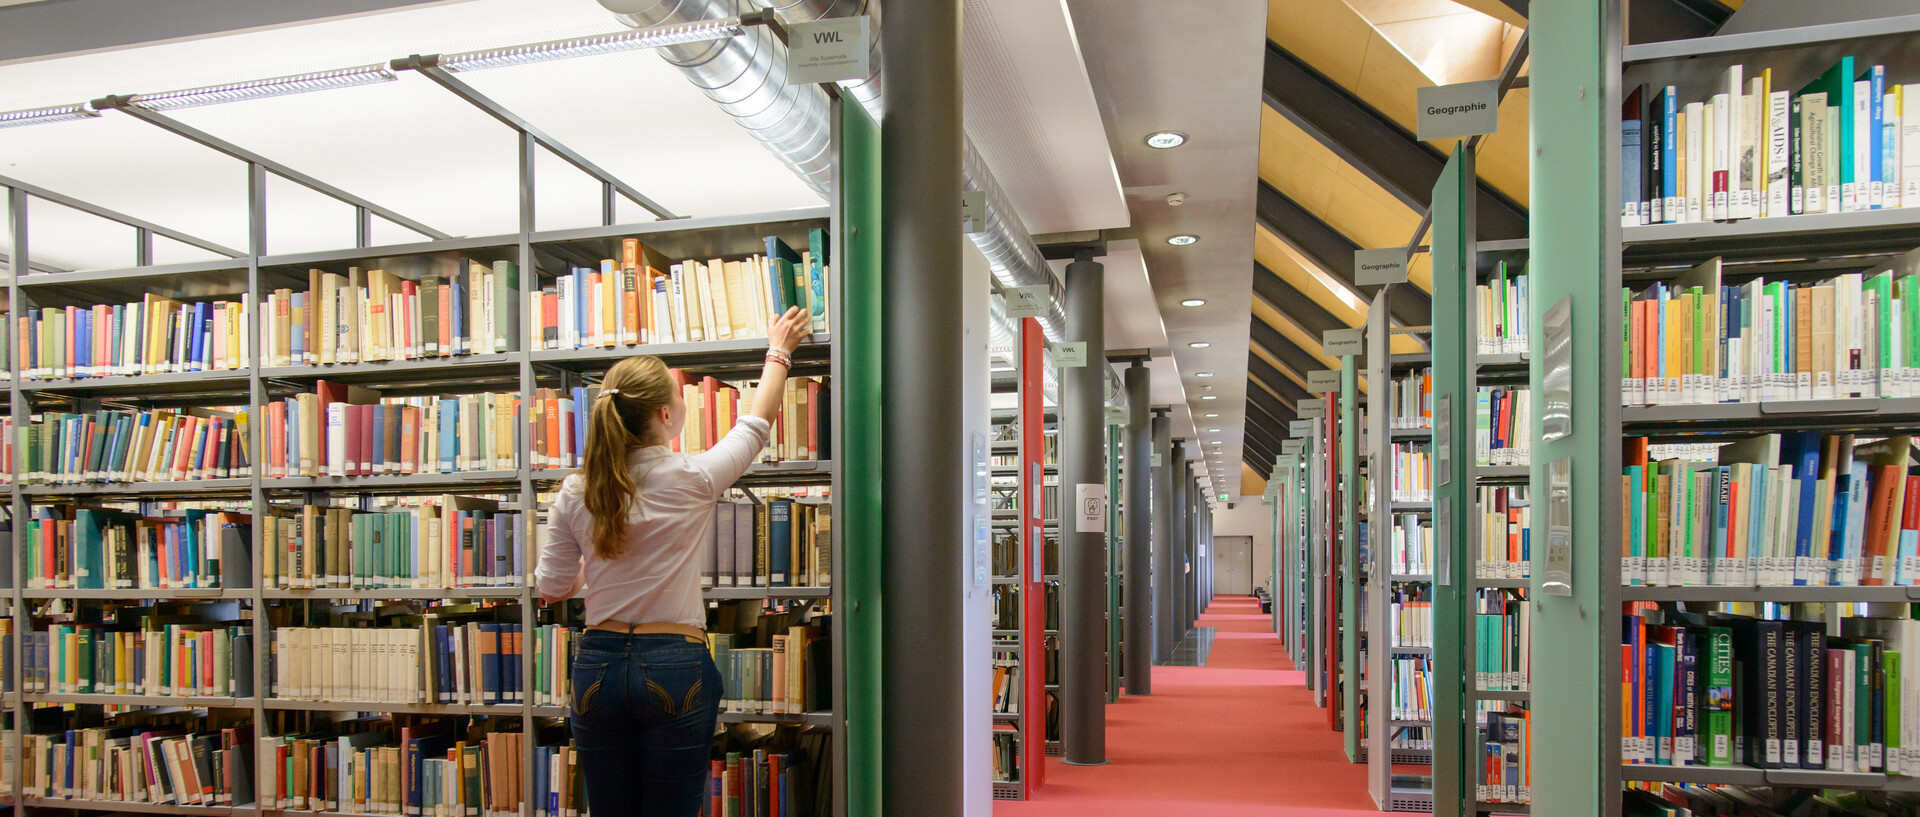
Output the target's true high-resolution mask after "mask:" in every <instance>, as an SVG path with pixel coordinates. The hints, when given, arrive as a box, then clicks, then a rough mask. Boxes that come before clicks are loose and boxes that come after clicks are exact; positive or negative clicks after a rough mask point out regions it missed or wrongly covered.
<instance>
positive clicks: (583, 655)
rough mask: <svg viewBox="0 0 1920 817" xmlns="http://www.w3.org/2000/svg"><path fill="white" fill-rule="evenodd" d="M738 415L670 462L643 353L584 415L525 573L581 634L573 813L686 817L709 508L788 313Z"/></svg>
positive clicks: (763, 385) (760, 443) (770, 370)
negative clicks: (706, 443) (563, 603)
mask: <svg viewBox="0 0 1920 817" xmlns="http://www.w3.org/2000/svg"><path fill="white" fill-rule="evenodd" d="M768 334H769V335H770V337H769V338H768V349H767V362H766V367H765V368H764V369H762V370H761V372H760V386H759V388H758V389H756V390H755V391H754V396H753V408H752V411H751V413H749V414H747V415H746V416H744V417H741V418H740V420H739V422H737V423H736V424H735V425H734V427H733V429H732V430H731V431H729V432H727V435H726V437H724V438H722V439H721V440H720V442H719V443H717V444H715V445H714V446H713V447H712V448H710V449H708V450H706V451H705V452H702V453H699V454H691V455H690V454H684V453H678V452H675V451H672V450H670V449H669V448H668V447H667V441H668V440H671V439H673V438H674V437H677V436H679V434H680V429H681V427H682V426H683V425H685V424H686V417H687V406H686V402H685V401H684V400H682V399H681V397H680V387H679V385H678V384H677V383H675V382H674V379H673V376H672V374H671V373H670V372H669V371H668V370H667V364H665V363H663V362H661V361H660V358H657V357H654V356H652V355H645V356H639V357H630V358H627V359H625V360H622V361H620V362H619V363H616V364H614V366H613V368H612V369H611V370H609V371H608V372H607V377H606V380H604V381H603V382H602V383H601V390H600V395H599V396H598V397H595V398H594V400H593V405H591V406H588V407H584V408H582V409H580V410H584V411H586V412H588V414H587V455H586V463H585V467H583V468H581V469H580V472H579V473H576V474H573V475H571V476H568V477H567V479H566V481H565V482H563V483H561V485H560V496H559V498H557V499H555V500H554V502H553V508H552V510H551V511H550V513H549V515H548V516H549V521H548V523H547V544H546V548H545V549H544V550H542V551H541V553H540V566H539V569H538V570H537V571H536V574H535V576H536V578H537V579H538V581H539V586H540V596H541V598H542V599H543V600H545V601H546V602H547V603H549V604H551V603H553V602H556V601H560V600H562V599H567V598H572V597H573V595H574V594H575V593H576V592H580V591H581V590H582V588H584V593H585V596H586V608H587V609H586V619H587V631H586V632H585V633H584V634H583V635H582V637H581V639H580V642H579V651H578V653H577V654H576V655H575V657H574V660H573V712H572V713H571V714H572V719H571V720H572V723H573V742H574V745H575V747H576V748H577V749H578V751H579V757H580V768H581V771H582V773H583V774H584V776H585V778H586V783H587V800H588V802H589V803H590V804H592V806H593V808H594V809H595V810H596V811H598V812H599V813H602V814H606V815H622V814H631V815H659V816H660V817H693V815H697V814H699V813H700V801H701V798H702V797H704V796H705V794H706V781H707V775H708V771H709V769H710V768H711V766H710V764H709V763H708V753H709V752H710V751H712V748H713V731H714V722H715V721H716V720H717V719H718V718H719V712H720V709H719V707H720V691H721V690H720V671H719V670H718V669H717V668H715V667H714V665H713V659H712V657H711V656H709V655H708V654H707V639H706V631H705V630H706V623H707V611H706V605H705V604H704V603H702V600H701V597H700V568H701V566H702V564H703V560H702V555H703V554H702V550H703V548H704V547H705V545H706V543H707V541H708V539H709V538H710V537H711V536H712V533H713V505H714V502H715V501H717V500H718V499H719V498H720V494H721V492H723V491H725V490H726V489H727V488H728V487H729V486H731V485H732V484H733V482H734V480H736V479H739V478H740V475H741V474H744V473H746V471H747V467H748V466H750V465H752V464H753V461H754V459H755V458H756V457H757V456H759V453H760V450H761V449H762V448H764V447H765V446H766V444H767V435H768V433H769V432H770V430H771V429H772V423H773V420H774V418H775V417H778V416H779V414H780V396H781V394H782V392H783V391H784V387H785V385H786V382H787V368H788V367H789V366H791V365H792V363H793V357H792V355H793V350H794V348H795V347H797V346H799V344H800V341H801V339H802V338H805V337H806V336H807V334H808V317H807V314H806V313H805V312H803V311H802V310H800V309H799V308H798V307H795V308H793V309H790V310H788V311H787V314H785V315H782V316H780V317H779V318H778V319H776V320H775V321H774V323H773V326H772V327H770V330H769V332H768Z"/></svg>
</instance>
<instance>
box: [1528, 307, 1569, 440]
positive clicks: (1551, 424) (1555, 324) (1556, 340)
mask: <svg viewBox="0 0 1920 817" xmlns="http://www.w3.org/2000/svg"><path fill="white" fill-rule="evenodd" d="M1544 317H1545V320H1544V321H1542V322H1541V324H1540V335H1541V339H1542V340H1544V341H1545V342H1546V358H1545V359H1544V360H1543V361H1542V364H1543V365H1542V366H1541V375H1542V380H1544V381H1545V382H1544V384H1543V385H1545V387H1546V388H1544V389H1543V390H1542V391H1543V392H1545V393H1544V394H1543V395H1542V399H1541V403H1540V441H1541V442H1543V443H1550V442H1553V441H1554V440H1558V439H1561V438H1563V437H1566V436H1567V435H1569V434H1572V433H1573V296H1571V295H1569V296H1567V297H1564V298H1561V299H1560V300H1559V302H1558V303H1555V304H1554V305H1553V306H1551V307H1548V308H1547V313H1546V315H1545V316H1544ZM1536 450H1538V449H1536Z"/></svg>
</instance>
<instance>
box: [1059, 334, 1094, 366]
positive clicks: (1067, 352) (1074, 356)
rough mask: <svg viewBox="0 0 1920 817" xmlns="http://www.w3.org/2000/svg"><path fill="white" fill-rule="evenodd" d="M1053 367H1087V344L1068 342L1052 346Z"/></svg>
mask: <svg viewBox="0 0 1920 817" xmlns="http://www.w3.org/2000/svg"><path fill="white" fill-rule="evenodd" d="M1051 348H1052V351H1053V365H1054V366H1056V367H1058V368H1061V369H1079V368H1083V367H1085V366H1086V365H1087V342H1086V341H1084V340H1070V341H1066V342H1063V343H1056V344H1053V346H1052V347H1051Z"/></svg>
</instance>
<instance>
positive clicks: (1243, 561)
mask: <svg viewBox="0 0 1920 817" xmlns="http://www.w3.org/2000/svg"><path fill="white" fill-rule="evenodd" d="M1213 551H1214V553H1213V557H1214V558H1213V592H1214V594H1215V595H1216V596H1251V595H1253V537H1251V536H1215V537H1213Z"/></svg>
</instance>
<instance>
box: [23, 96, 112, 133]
mask: <svg viewBox="0 0 1920 817" xmlns="http://www.w3.org/2000/svg"><path fill="white" fill-rule="evenodd" d="M99 115H100V112H99V111H96V110H94V109H93V107H92V106H90V105H88V104H86V103H84V102H82V103H77V104H74V105H54V106H51V107H46V108H28V109H26V110H24V111H5V112H0V128H17V127H20V126H22V125H43V124H46V123H48V122H72V121H74V120H77V119H92V118H94V117H97V116H99Z"/></svg>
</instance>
